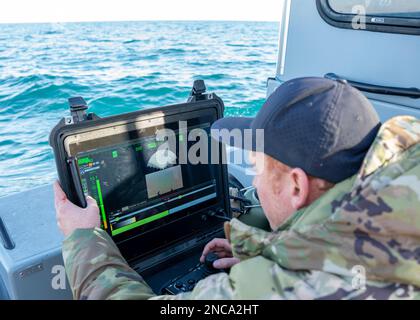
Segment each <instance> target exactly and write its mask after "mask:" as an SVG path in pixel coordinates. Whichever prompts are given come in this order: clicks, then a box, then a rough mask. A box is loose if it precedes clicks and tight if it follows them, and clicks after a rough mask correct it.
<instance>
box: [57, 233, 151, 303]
mask: <svg viewBox="0 0 420 320" xmlns="http://www.w3.org/2000/svg"><path fill="white" fill-rule="evenodd" d="M63 258H64V265H65V268H66V273H67V277H68V280H69V283H70V287H71V289H72V292H73V297H74V299H78V300H79V299H93V300H105V299H123V300H142V299H148V298H151V297H153V296H154V295H155V294H154V293H153V291H152V289H150V287H149V286H148V285H147V284H146V282H145V281H144V280H143V278H142V277H141V276H140V275H139V274H138V273H137V272H135V271H134V270H133V269H131V268H130V267H129V266H128V264H127V262H126V261H125V260H124V258H123V257H122V256H121V254H120V251H119V250H118V248H117V246H116V245H115V244H114V242H113V241H112V240H111V239H110V237H109V236H108V234H107V233H106V232H105V231H103V230H101V229H79V230H76V231H74V232H73V233H72V234H71V235H70V236H69V237H68V238H66V239H65V240H64V243H63Z"/></svg>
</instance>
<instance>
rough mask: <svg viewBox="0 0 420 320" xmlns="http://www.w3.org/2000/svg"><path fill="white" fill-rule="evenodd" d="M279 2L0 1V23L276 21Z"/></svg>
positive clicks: (234, 0) (196, 0) (169, 0)
mask: <svg viewBox="0 0 420 320" xmlns="http://www.w3.org/2000/svg"><path fill="white" fill-rule="evenodd" d="M281 1H283V0H258V1H251V0H211V1H203V0H1V1H0V23H12V22H76V21H126V20H235V21H236V20H249V21H277V20H279V16H280V13H279V9H278V8H279V7H280V2H281Z"/></svg>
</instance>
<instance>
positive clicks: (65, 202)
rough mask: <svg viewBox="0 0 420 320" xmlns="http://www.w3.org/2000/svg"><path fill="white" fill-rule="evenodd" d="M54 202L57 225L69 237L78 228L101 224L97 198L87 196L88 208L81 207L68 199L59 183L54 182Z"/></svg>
mask: <svg viewBox="0 0 420 320" xmlns="http://www.w3.org/2000/svg"><path fill="white" fill-rule="evenodd" d="M54 202H55V211H56V217H57V225H58V227H59V228H60V230H61V231H62V232H63V233H64V235H65V236H66V237H67V236H69V235H70V234H71V233H72V232H73V231H74V230H76V229H93V228H96V227H100V226H101V220H100V217H99V208H98V205H97V204H96V201H95V199H93V198H92V197H87V198H86V202H87V207H86V209H83V208H80V207H78V206H76V205H74V204H73V203H71V202H70V200H69V199H67V196H66V194H65V193H64V191H63V189H61V187H60V185H59V183H58V182H57V181H56V182H55V183H54Z"/></svg>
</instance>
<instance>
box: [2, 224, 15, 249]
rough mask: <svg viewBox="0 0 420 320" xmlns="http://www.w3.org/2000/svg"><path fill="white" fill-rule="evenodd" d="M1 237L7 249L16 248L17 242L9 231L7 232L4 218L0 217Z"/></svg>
mask: <svg viewBox="0 0 420 320" xmlns="http://www.w3.org/2000/svg"><path fill="white" fill-rule="evenodd" d="M0 238H1V240H2V242H3V247H5V248H6V249H7V250H13V249H14V248H15V243H14V242H13V239H12V238H11V237H10V234H9V232H7V229H6V225H5V224H4V222H3V219H2V218H1V217H0Z"/></svg>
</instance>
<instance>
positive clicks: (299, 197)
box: [289, 168, 309, 210]
mask: <svg viewBox="0 0 420 320" xmlns="http://www.w3.org/2000/svg"><path fill="white" fill-rule="evenodd" d="M289 177H290V180H291V184H292V185H291V188H292V190H291V192H292V194H291V204H292V207H293V208H294V209H295V210H299V209H301V208H303V207H304V206H306V204H307V202H308V198H309V177H308V175H307V174H306V173H305V171H303V170H302V169H299V168H294V169H292V170H291V171H290V172H289Z"/></svg>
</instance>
